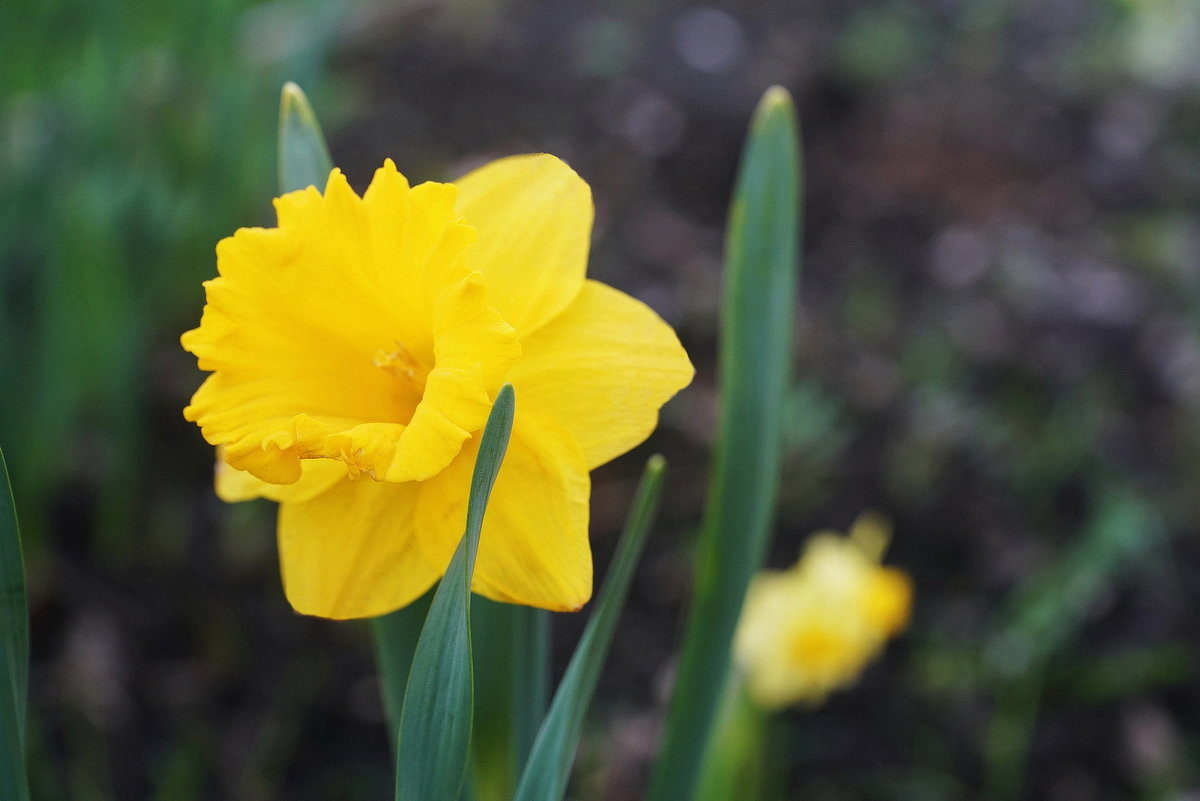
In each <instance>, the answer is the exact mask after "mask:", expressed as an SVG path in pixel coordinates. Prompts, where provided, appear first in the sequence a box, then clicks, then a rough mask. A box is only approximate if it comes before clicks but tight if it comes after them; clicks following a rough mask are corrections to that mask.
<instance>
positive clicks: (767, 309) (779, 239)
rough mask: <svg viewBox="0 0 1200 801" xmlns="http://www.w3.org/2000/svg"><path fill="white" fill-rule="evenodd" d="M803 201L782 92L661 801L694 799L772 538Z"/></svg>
mask: <svg viewBox="0 0 1200 801" xmlns="http://www.w3.org/2000/svg"><path fill="white" fill-rule="evenodd" d="M798 196H799V142H798V137H797V132H796V121H795V109H794V107H793V105H792V100H791V97H790V96H789V95H788V93H787V91H786V90H784V89H782V88H780V87H773V88H772V89H769V90H768V91H767V93H766V94H765V95H764V96H763V99H762V101H761V102H760V103H759V105H758V108H757V110H756V111H755V113H754V119H753V121H752V123H751V126H750V135H749V140H748V142H747V144H746V149H745V153H744V155H743V157H742V164H741V170H740V173H739V175H738V182H737V188H736V191H735V193H734V199H733V204H732V207H731V209H730V219H729V231H728V238H727V241H726V275H725V290H724V302H723V304H722V309H723V316H722V321H721V322H722V330H721V341H720V353H719V359H720V390H721V395H720V398H721V417H720V422H719V430H718V436H717V445H716V452H715V455H714V458H715V465H714V473H713V481H712V486H711V490H710V494H709V499H708V506H707V509H706V511H705V520H704V525H703V528H702V531H701V536H700V542H699V546H698V553H697V564H696V587H695V597H694V599H693V603H692V609H691V613H690V616H689V620H688V624H687V628H686V633H685V637H684V644H683V653H682V656H681V658H680V664H679V675H678V679H677V682H676V686H675V692H674V695H673V697H672V700H671V706H670V709H669V711H668V715H667V726H666V733H665V739H664V743H663V749H662V753H661V755H660V758H659V762H658V765H657V768H656V770H655V773H654V776H653V779H652V781H651V787H650V796H649V798H650V801H691V799H692V798H693V797H694V793H695V789H696V783H697V781H698V773H699V771H700V769H701V765H702V763H703V762H704V759H705V755H706V752H707V749H708V746H709V739H710V732H711V730H712V727H713V724H714V721H715V720H716V717H717V709H718V706H719V704H720V699H721V694H722V690H723V687H724V685H725V680H726V674H727V672H728V670H729V650H730V643H731V642H732V639H733V632H734V629H735V627H736V626H737V622H738V618H739V617H740V615H741V609H742V599H743V597H744V595H745V592H746V587H747V585H748V584H749V582H750V578H751V577H752V576H753V575H754V573H755V571H756V570H758V568H759V567H760V566H761V564H762V561H763V557H764V554H765V551H766V546H767V542H768V539H769V536H770V532H771V522H772V516H773V514H774V507H775V500H776V495H777V489H778V485H779V468H780V459H781V448H780V441H781V434H782V428H783V413H784V408H785V398H786V392H787V389H788V387H789V385H790V383H791V341H792V324H793V316H794V309H795V298H796V276H797V272H798V269H797V268H798V239H799V232H798V223H799V197H798Z"/></svg>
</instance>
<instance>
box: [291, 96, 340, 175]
mask: <svg viewBox="0 0 1200 801" xmlns="http://www.w3.org/2000/svg"><path fill="white" fill-rule="evenodd" d="M332 169H333V159H331V158H330V157H329V147H328V146H327V145H326V144H325V135H324V134H323V133H321V124H320V123H319V122H317V115H316V114H314V113H313V109H312V106H311V105H310V104H309V102H308V97H306V96H305V94H304V91H303V90H302V89H301V88H300V87H299V86H297V85H296V84H294V83H292V82H291V81H288V82H287V83H285V84H284V85H283V92H282V93H281V94H280V96H279V191H280V192H292V191H295V190H297V189H304V188H305V187H308V186H315V187H317V188H318V189H324V188H325V181H326V180H328V178H329V171H330V170H332Z"/></svg>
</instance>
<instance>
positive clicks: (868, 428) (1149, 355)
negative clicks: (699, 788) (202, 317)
mask: <svg viewBox="0 0 1200 801" xmlns="http://www.w3.org/2000/svg"><path fill="white" fill-rule="evenodd" d="M1198 38H1200V7H1197V6H1196V5H1195V4H1194V3H1191V2H1189V0H1101V2H1094V3H1084V2H1075V0H1054V1H1053V2H1041V3H1026V2H1020V1H1019V0H940V1H938V2H935V1H934V0H928V2H919V3H918V2H905V1H904V0H876V1H873V2H865V1H864V0H858V1H856V2H853V3H844V2H834V0H814V1H813V2H807V3H794V2H773V1H772V0H760V2H755V3H736V4H735V3H725V4H721V3H714V4H711V5H707V6H699V5H691V4H685V3H682V2H641V3H608V4H604V3H598V2H567V3H564V2H542V3H532V2H502V1H500V0H469V1H468V0H463V1H462V2H444V3H416V2H393V3H384V2H356V3H349V4H340V3H323V2H282V1H280V0H277V1H276V2H267V3H251V2H245V1H244V0H219V1H218V2H212V3H183V2H178V1H177V0H170V1H164V0H160V1H159V2H154V3H150V2H145V1H144V0H143V1H141V2H126V3H117V2H97V3H84V2H80V1H79V0H60V1H59V2H48V3H47V2H43V3H36V4H35V3H33V2H31V1H30V0H14V2H9V3H5V4H3V6H0V54H3V67H4V68H3V69H0V377H2V378H0V445H3V447H4V449H5V453H6V455H7V457H8V461H9V469H10V472H11V473H12V475H13V479H14V484H15V490H16V493H17V504H18V507H19V508H20V510H21V515H22V524H23V531H24V533H25V536H26V543H25V545H26V550H27V558H28V559H29V561H30V575H29V581H30V584H31V614H32V627H31V632H32V637H33V642H32V649H33V670H32V673H31V678H30V686H31V699H30V716H31V720H32V722H33V724H34V725H33V728H32V730H31V732H30V743H31V749H32V751H33V753H34V764H33V765H32V781H33V783H34V795H35V797H39V798H64V799H82V800H86V801H91V800H92V799H95V800H96V801H103V800H106V799H116V798H143V797H144V798H152V799H164V800H168V799H169V800H171V801H175V800H176V799H178V800H179V801H184V800H186V799H199V798H238V799H282V798H288V799H307V798H326V797H337V798H342V799H348V800H352V799H377V798H384V797H387V794H388V793H389V792H390V788H391V772H390V771H391V766H390V764H389V760H388V756H387V734H386V731H385V727H384V723H383V717H382V711H381V708H380V703H379V700H378V692H377V687H376V685H375V683H374V678H373V667H372V664H371V659H370V652H369V646H368V636H367V630H366V627H365V626H357V625H344V624H333V623H328V622H324V621H317V620H309V619H302V618H298V617H296V616H294V615H293V614H292V613H291V612H290V611H289V610H288V608H287V607H286V603H285V602H284V600H283V598H282V594H281V593H280V591H279V586H278V578H277V569H276V566H275V562H274V558H275V557H274V545H273V541H272V536H271V518H272V512H271V510H270V508H268V507H267V506H266V505H253V504H251V505H245V504H243V505H239V506H236V507H225V506H222V505H221V504H220V503H219V502H218V501H216V499H215V498H214V497H213V496H212V494H211V490H210V488H209V486H208V479H209V475H210V470H211V453H210V452H209V449H208V448H207V447H206V446H204V445H203V443H202V442H201V441H200V438H199V435H198V433H197V432H196V431H195V430H194V428H192V427H191V426H189V425H188V424H186V423H185V422H184V421H183V420H182V418H181V416H180V414H179V409H180V408H181V407H182V406H183V404H184V402H185V400H186V398H187V396H188V395H189V393H190V392H191V391H192V390H193V389H194V387H195V386H196V385H197V383H198V381H199V375H198V374H197V373H196V371H195V369H194V362H193V361H192V360H191V359H190V358H189V357H187V355H186V354H184V353H183V352H182V351H181V350H180V349H179V348H178V345H177V341H176V337H177V335H178V333H179V332H180V331H182V330H183V329H185V328H188V327H191V326H192V325H194V324H195V321H196V320H197V319H198V313H199V307H200V305H201V303H202V294H201V290H200V287H199V282H200V281H201V280H203V279H204V278H206V277H208V276H209V275H211V274H212V272H213V256H212V247H213V245H214V244H215V242H216V240H217V239H219V238H220V237H221V236H224V235H227V234H228V233H230V232H232V230H233V229H234V228H235V227H237V226H239V225H253V224H264V223H269V222H270V220H271V214H270V207H269V204H268V202H267V201H268V200H269V198H270V196H271V195H272V194H273V188H274V159H275V153H274V146H275V145H274V133H275V127H274V126H275V114H276V102H277V100H276V99H277V95H278V88H279V85H280V83H281V82H282V81H283V80H284V79H289V78H290V79H294V80H297V81H299V82H300V83H302V84H303V85H305V86H306V88H308V90H309V92H310V95H311V96H312V98H313V101H314V104H315V105H316V106H317V108H318V110H319V112H320V114H321V117H322V119H323V121H324V123H325V125H326V128H327V129H328V131H329V133H330V134H331V136H330V146H331V150H332V153H333V157H334V160H335V162H337V163H339V164H341V165H342V166H343V167H344V168H345V169H346V172H347V174H348V175H349V176H350V178H351V181H352V183H354V184H355V185H356V186H358V187H360V188H361V187H362V186H363V185H364V184H365V182H366V181H367V180H368V179H369V176H370V172H371V170H373V169H374V168H375V167H376V166H378V164H379V163H380V162H381V161H382V159H383V158H384V157H385V156H392V157H393V158H395V159H396V160H397V163H398V164H400V166H401V169H402V170H404V171H405V172H406V173H408V174H409V175H410V177H412V178H414V179H416V180H424V179H435V178H446V177H451V176H454V175H457V174H460V173H461V172H463V171H465V170H466V169H467V168H468V167H470V166H473V165H475V164H477V163H481V162H483V161H485V160H487V159H488V158H491V157H494V156H498V155H503V154H507V153H511V152H521V151H535V150H545V151H549V152H553V153H556V154H558V155H561V156H563V157H564V158H566V159H567V160H569V161H570V162H571V163H572V164H573V165H574V166H575V167H576V169H578V170H579V171H580V173H581V174H582V175H583V176H584V177H585V178H586V179H587V180H588V181H589V182H590V183H591V184H592V186H593V188H594V191H595V193H596V199H597V206H598V217H597V239H596V246H595V250H594V254H593V259H592V265H591V274H592V275H593V276H594V277H597V278H599V279H600V280H603V281H606V282H608V283H611V284H613V285H615V286H618V287H620V288H622V289H624V290H626V291H629V292H631V293H633V294H636V295H637V296H639V297H641V298H642V299H644V300H646V301H647V302H648V303H650V304H651V305H652V306H654V307H655V308H656V309H657V310H658V311H659V312H660V313H661V314H663V315H664V316H665V317H666V318H667V319H668V320H669V321H670V322H672V323H673V324H674V325H676V327H677V328H679V330H680V332H681V335H682V337H683V339H684V343H685V345H686V346H687V347H688V348H689V351H690V352H691V353H692V355H693V358H694V360H695V361H696V363H697V366H698V368H699V376H698V378H697V382H696V384H695V385H693V387H691V388H690V389H688V390H687V391H686V392H685V393H684V394H683V396H681V397H680V398H679V399H678V400H677V401H675V402H674V403H673V404H672V405H671V406H670V407H668V409H667V410H666V412H665V414H664V423H663V427H662V429H661V430H660V432H659V433H658V434H657V435H656V437H655V440H654V441H653V442H652V445H653V447H655V448H656V449H659V450H662V451H663V452H665V453H666V454H667V456H668V459H669V461H670V462H671V464H672V465H673V470H672V472H671V474H670V476H669V477H668V480H667V485H666V488H665V494H664V509H663V514H662V516H661V518H660V524H659V526H658V528H657V529H656V531H655V533H654V534H653V536H652V537H651V540H650V543H649V545H648V552H647V556H646V558H645V559H644V561H643V563H642V565H641V568H640V570H639V573H638V575H637V576H636V578H635V581H634V586H633V594H632V598H631V602H630V608H629V612H628V614H626V615H625V618H624V620H623V621H622V622H621V626H620V628H619V629H618V633H617V641H616V643H615V645H614V653H613V657H612V659H611V660H610V662H609V665H608V668H607V669H606V671H605V673H604V674H603V675H602V678H601V683H600V699H601V702H602V703H601V704H600V707H601V714H600V715H598V716H596V718H595V719H594V720H593V722H592V728H591V736H590V738H589V740H588V742H587V744H586V746H585V752H584V754H583V757H582V759H581V771H580V775H579V777H578V781H577V785H576V794H577V795H578V796H579V797H583V798H606V799H623V798H633V797H636V796H637V795H638V794H639V793H640V792H641V791H642V790H643V788H644V786H645V778H646V777H645V773H646V764H647V760H648V759H649V757H650V755H651V748H652V745H653V743H654V738H655V732H656V726H657V723H658V721H659V720H660V719H661V715H662V712H663V710H662V697H661V688H662V686H663V684H664V683H665V682H666V681H667V676H668V673H669V667H670V660H671V658H672V654H673V648H674V642H675V640H676V638H677V635H678V633H679V630H680V620H681V618H680V612H681V608H682V604H683V602H684V600H685V598H686V597H687V592H688V586H687V585H688V581H689V580H690V579H689V576H690V570H689V566H690V555H691V547H692V544H693V543H694V529H695V526H696V525H697V523H698V521H699V514H700V508H701V501H702V498H700V497H699V490H698V489H697V488H698V487H702V486H703V485H704V480H705V478H706V476H707V474H708V457H709V444H710V438H711V434H712V424H713V421H714V419H715V408H714V404H715V398H714V388H715V376H714V375H713V372H712V363H713V356H714V354H713V347H714V342H715V339H714V334H715V328H714V326H715V322H716V318H717V314H716V312H717V310H716V308H715V304H716V297H717V288H718V280H719V274H718V265H719V263H720V258H721V254H720V243H721V233H722V227H723V225H724V219H725V213H726V204H727V202H728V197H729V192H730V188H731V182H732V179H733V170H734V167H735V164H736V158H737V155H738V152H739V149H740V146H741V137H742V135H743V133H744V130H745V125H746V121H747V119H748V116H749V113H750V110H751V109H752V107H753V105H754V103H755V101H756V100H757V98H758V96H759V95H760V94H761V91H762V89H763V88H764V87H765V86H766V85H768V84H770V83H773V82H778V83H782V84H784V85H786V86H787V87H788V88H789V89H791V90H792V91H793V93H794V94H795V95H796V98H797V102H798V105H799V109H800V118H801V124H802V128H803V133H804V138H805V150H806V154H805V165H806V174H807V179H808V181H807V188H806V204H805V205H806V227H805V232H804V254H805V274H804V277H803V281H802V296H803V314H802V316H801V319H800V320H799V322H798V327H797V334H796V343H797V362H796V373H797V375H798V376H799V380H798V383H797V385H796V387H795V390H794V394H793V403H792V406H793V408H792V415H791V424H790V426H789V429H788V431H787V435H786V445H787V448H788V454H789V458H788V467H787V471H786V473H785V478H784V483H783V489H782V492H783V497H782V509H781V514H780V517H779V520H778V523H777V526H776V538H775V543H774V546H773V551H772V562H773V563H774V564H776V565H783V564H786V563H789V562H790V561H791V560H792V559H793V558H794V556H795V553H796V551H797V550H798V548H799V545H800V543H801V542H802V541H803V538H804V537H805V536H806V535H807V534H808V533H810V532H811V531H813V530H815V529H817V528H824V527H834V528H844V527H845V526H846V525H848V524H849V522H850V521H851V520H852V519H853V517H854V516H855V515H856V514H857V513H858V512H859V511H860V510H861V509H863V508H866V507H872V508H875V509H878V510H880V511H883V512H885V513H887V514H889V515H890V516H891V517H892V518H893V519H894V520H895V522H896V535H895V540H894V543H893V547H892V550H891V558H890V561H891V562H893V563H895V564H898V565H900V566H902V567H904V568H905V569H906V570H908V571H909V572H911V573H912V574H913V575H914V577H915V580H916V586H917V607H916V616H915V620H914V622H913V626H912V629H911V632H910V634H909V635H908V636H907V637H906V638H904V639H903V640H901V641H900V642H899V643H897V644H896V645H894V646H893V647H891V648H890V649H889V651H888V653H887V654H886V656H885V658H884V659H883V660H882V661H881V662H880V663H878V664H877V665H875V666H873V667H872V668H871V669H870V670H869V671H868V673H867V675H866V676H865V677H864V680H863V681H862V683H861V684H860V686H859V687H857V688H856V689H854V690H851V691H848V692H845V693H842V694H840V695H837V696H835V697H834V698H832V699H831V700H830V702H829V703H828V704H827V705H825V706H824V707H822V708H821V709H819V710H817V711H815V712H807V713H801V712H798V713H796V714H794V715H791V716H789V717H788V719H786V720H785V721H782V722H781V724H780V731H779V733H778V734H779V736H780V737H781V738H782V739H781V742H783V743H784V746H783V747H781V758H782V759H785V760H787V762H788V764H790V765H791V766H792V768H791V771H792V775H791V778H790V786H791V795H792V796H794V797H801V798H805V799H817V800H820V799H833V798H837V799H846V798H855V799H860V798H861V799H876V798H878V799H884V798H888V799H890V798H896V797H909V796H912V797H920V798H927V799H935V800H936V799H958V798H981V797H982V798H987V799H1010V798H1039V799H1041V798H1047V799H1062V800H1063V801H1070V800H1072V799H1126V798H1139V799H1176V798H1184V797H1186V794H1187V793H1188V792H1195V791H1196V790H1197V788H1198V787H1200V771H1198V770H1197V768H1196V767H1195V766H1196V764H1197V761H1198V759H1197V758H1198V755H1200V675H1198V672H1200V668H1198V667H1197V666H1198V665H1200V622H1198V618H1197V616H1196V614H1195V609H1197V608H1200V592H1198V591H1197V589H1196V587H1197V583H1196V582H1195V581H1194V580H1191V579H1192V577H1194V576H1195V575H1197V573H1198V571H1200V548H1198V546H1197V543H1196V539H1195V530H1196V521H1197V519H1198V515H1200V508H1198V505H1197V501H1196V497H1197V495H1196V492H1195V487H1197V486H1200V476H1198V475H1197V473H1198V468H1197V465H1198V464H1200V459H1197V456H1198V452H1200V448H1198V447H1197V444H1198V443H1200V425H1198V423H1200V418H1198V409H1200V339H1198V337H1197V330H1196V329H1197V323H1198V320H1200V317H1198V312H1200V295H1198V289H1200V224H1198V220H1197V210H1198V209H1200V170H1198V169H1197V165H1200V92H1197V91H1196V90H1197V84H1198V83H1200V51H1198V50H1197V49H1196V48H1195V46H1194V42H1195V41H1197V39H1198ZM648 452H649V448H646V449H640V450H639V452H638V453H636V454H634V455H633V456H630V457H628V458H625V459H622V460H618V461H617V462H616V463H614V464H612V465H610V466H608V467H605V468H603V469H602V470H600V471H598V473H597V474H596V476H595V492H594V501H593V516H594V524H593V533H594V541H595V544H596V550H597V555H598V562H599V564H600V565H601V566H603V565H604V564H607V560H608V557H609V554H610V552H611V549H612V547H613V544H614V542H615V535H616V531H617V529H618V527H619V525H620V521H621V520H622V518H623V516H624V514H625V510H626V508H627V507H628V505H629V501H630V499H631V497H632V493H633V487H634V482H635V479H636V476H637V472H638V469H639V467H640V465H641V464H642V462H643V461H644V456H645V455H646V453H648ZM581 625H582V620H579V619H576V618H573V617H570V616H557V617H556V620H555V627H556V628H555V643H556V652H557V653H558V654H559V655H560V661H559V664H558V666H557V670H561V669H562V667H563V666H564V665H565V659H566V656H567V655H568V654H569V653H570V648H571V646H573V644H574V639H575V637H576V635H577V633H578V631H579V629H580V627H581Z"/></svg>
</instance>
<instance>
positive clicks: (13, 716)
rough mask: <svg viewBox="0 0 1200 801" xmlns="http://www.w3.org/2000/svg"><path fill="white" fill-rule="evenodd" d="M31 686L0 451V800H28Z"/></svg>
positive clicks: (20, 580) (12, 517)
mask: <svg viewBox="0 0 1200 801" xmlns="http://www.w3.org/2000/svg"><path fill="white" fill-rule="evenodd" d="M28 688H29V611H28V608H27V602H26V600H25V564H24V561H23V560H22V558H21V535H20V532H19V531H18V530H17V510H16V507H15V506H14V505H13V496H12V490H11V489H10V488H9V483H8V468H7V467H6V466H5V464H4V453H3V451H0V798H4V799H6V801H10V800H11V801H28V799H29V782H28V779H27V777H26V772H25V708H26V698H27V693H28Z"/></svg>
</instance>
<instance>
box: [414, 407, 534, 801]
mask: <svg viewBox="0 0 1200 801" xmlns="http://www.w3.org/2000/svg"><path fill="white" fill-rule="evenodd" d="M513 405H514V401H513V389H512V386H511V385H510V384H505V385H504V388H503V389H501V390H500V393H499V395H497V396H496V403H495V405H493V406H492V412H491V414H490V415H489V416H488V422H487V426H486V427H485V428H484V430H483V439H482V441H481V442H480V445H479V455H478V456H477V457H476V459H475V472H474V474H473V476H472V477H471V491H470V496H469V499H468V501H467V523H466V532H465V533H464V534H463V537H462V540H461V541H460V542H459V544H458V549H457V550H456V551H455V552H454V558H453V559H451V560H450V566H449V567H448V568H446V575H445V577H443V578H442V581H441V583H440V584H439V585H438V588H437V592H436V593H434V596H433V603H432V604H431V605H430V607H429V615H428V617H426V618H425V626H424V627H423V628H422V629H421V637H420V639H419V640H417V648H416V652H415V653H414V654H413V661H412V670H411V672H410V674H409V677H408V689H407V691H406V692H405V694H404V708H403V710H402V712H401V713H400V742H399V747H398V748H397V755H396V798H397V801H458V798H459V793H461V792H462V788H463V779H464V778H465V776H466V770H467V753H468V748H469V746H470V741H471V718H472V707H473V699H472V692H473V689H472V675H471V575H472V574H473V573H474V571H475V554H476V553H477V551H478V549H479V532H480V529H481V527H482V526H483V515H484V512H485V511H486V510H487V503H488V498H489V497H490V496H491V493H492V486H493V485H494V484H495V482H496V475H497V474H498V473H499V472H500V463H501V462H502V461H503V459H504V452H505V451H506V450H507V449H508V438H509V434H510V433H511V432H512V421H513Z"/></svg>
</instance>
